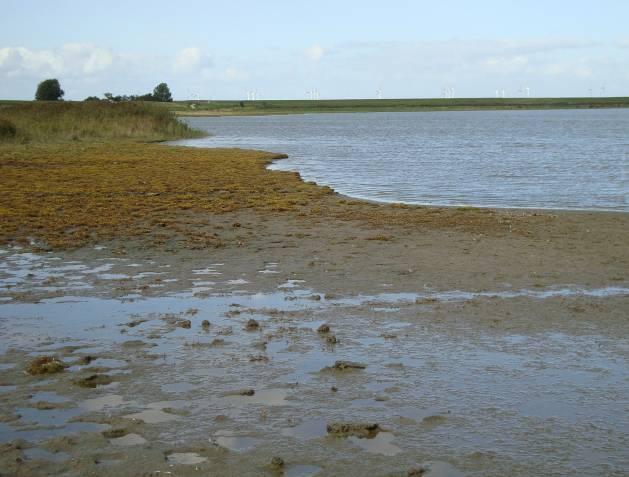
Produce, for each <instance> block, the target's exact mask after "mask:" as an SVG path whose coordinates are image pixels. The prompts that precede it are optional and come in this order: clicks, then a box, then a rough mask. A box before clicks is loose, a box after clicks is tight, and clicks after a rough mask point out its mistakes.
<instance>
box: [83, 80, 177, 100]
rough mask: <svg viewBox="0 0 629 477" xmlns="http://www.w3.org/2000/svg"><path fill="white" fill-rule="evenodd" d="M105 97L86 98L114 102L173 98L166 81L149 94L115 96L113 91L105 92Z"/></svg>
mask: <svg viewBox="0 0 629 477" xmlns="http://www.w3.org/2000/svg"><path fill="white" fill-rule="evenodd" d="M103 96H104V98H103V99H101V98H98V97H96V96H88V97H87V98H85V101H110V102H114V103H118V102H124V101H158V102H162V103H167V102H170V101H172V100H173V97H172V94H171V93H170V88H168V85H167V84H166V83H160V84H158V85H157V86H155V88H154V89H153V92H152V93H147V94H139V95H138V94H130V95H127V94H123V95H116V96H114V95H113V94H111V93H105V94H104V95H103Z"/></svg>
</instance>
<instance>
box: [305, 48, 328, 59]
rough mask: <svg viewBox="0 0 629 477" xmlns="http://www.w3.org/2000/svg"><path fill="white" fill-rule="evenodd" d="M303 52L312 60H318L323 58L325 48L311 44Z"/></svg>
mask: <svg viewBox="0 0 629 477" xmlns="http://www.w3.org/2000/svg"><path fill="white" fill-rule="evenodd" d="M305 53H306V56H307V57H308V58H310V59H311V60H312V61H319V60H321V58H323V55H324V54H325V50H324V49H323V48H322V47H321V46H320V45H312V46H311V47H310V48H306V50H305Z"/></svg>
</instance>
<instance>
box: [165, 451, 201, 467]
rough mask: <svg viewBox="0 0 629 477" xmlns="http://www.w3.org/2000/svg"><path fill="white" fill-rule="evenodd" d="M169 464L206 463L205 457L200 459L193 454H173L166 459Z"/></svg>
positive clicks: (197, 455)
mask: <svg viewBox="0 0 629 477" xmlns="http://www.w3.org/2000/svg"><path fill="white" fill-rule="evenodd" d="M166 460H167V462H168V463H169V464H175V465H196V464H200V463H202V462H206V461H207V457H202V456H200V455H199V454H197V453H195V452H175V453H174V454H169V455H168V457H167V458H166Z"/></svg>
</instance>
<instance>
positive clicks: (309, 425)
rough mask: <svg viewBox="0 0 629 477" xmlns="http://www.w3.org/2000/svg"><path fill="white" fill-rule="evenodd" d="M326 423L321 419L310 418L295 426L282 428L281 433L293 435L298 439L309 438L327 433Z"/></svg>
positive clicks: (288, 435)
mask: <svg viewBox="0 0 629 477" xmlns="http://www.w3.org/2000/svg"><path fill="white" fill-rule="evenodd" d="M327 432H328V431H327V424H326V422H325V421H324V420H323V419H311V420H308V421H304V422H302V423H301V424H298V425H296V426H295V427H286V428H284V429H282V435H283V436H287V437H294V438H295V439H299V440H303V441H305V440H310V439H316V438H318V437H323V436H325V435H327Z"/></svg>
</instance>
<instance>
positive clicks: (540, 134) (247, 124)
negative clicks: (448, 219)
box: [178, 109, 629, 211]
mask: <svg viewBox="0 0 629 477" xmlns="http://www.w3.org/2000/svg"><path fill="white" fill-rule="evenodd" d="M185 120H186V122H188V123H189V124H190V125H192V126H193V127H195V128H198V129H202V130H205V131H208V132H209V133H211V136H209V137H206V138H202V139H193V140H184V141H179V142H178V144H183V145H190V146H199V147H242V148H250V149H262V150H267V151H273V152H282V153H286V154H288V155H289V158H288V159H286V160H281V161H278V162H277V163H276V164H274V165H272V166H271V168H273V169H279V170H291V171H297V172H299V173H300V174H301V176H302V177H303V179H304V180H306V181H315V182H317V183H318V184H322V185H327V186H330V187H332V188H333V189H334V190H336V191H337V192H340V193H342V194H345V195H349V196H352V197H357V198H365V199H369V200H376V201H383V202H406V203H415V204H435V205H474V206H484V207H531V208H561V209H607V210H624V211H628V210H629V201H628V196H629V183H628V176H627V173H628V169H629V157H628V155H627V140H626V138H627V130H629V110H628V109H618V110H549V111H451V112H424V113H422V112H412V113H353V114H312V115H288V116H272V117H270V116H267V117H218V118H186V119H185Z"/></svg>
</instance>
